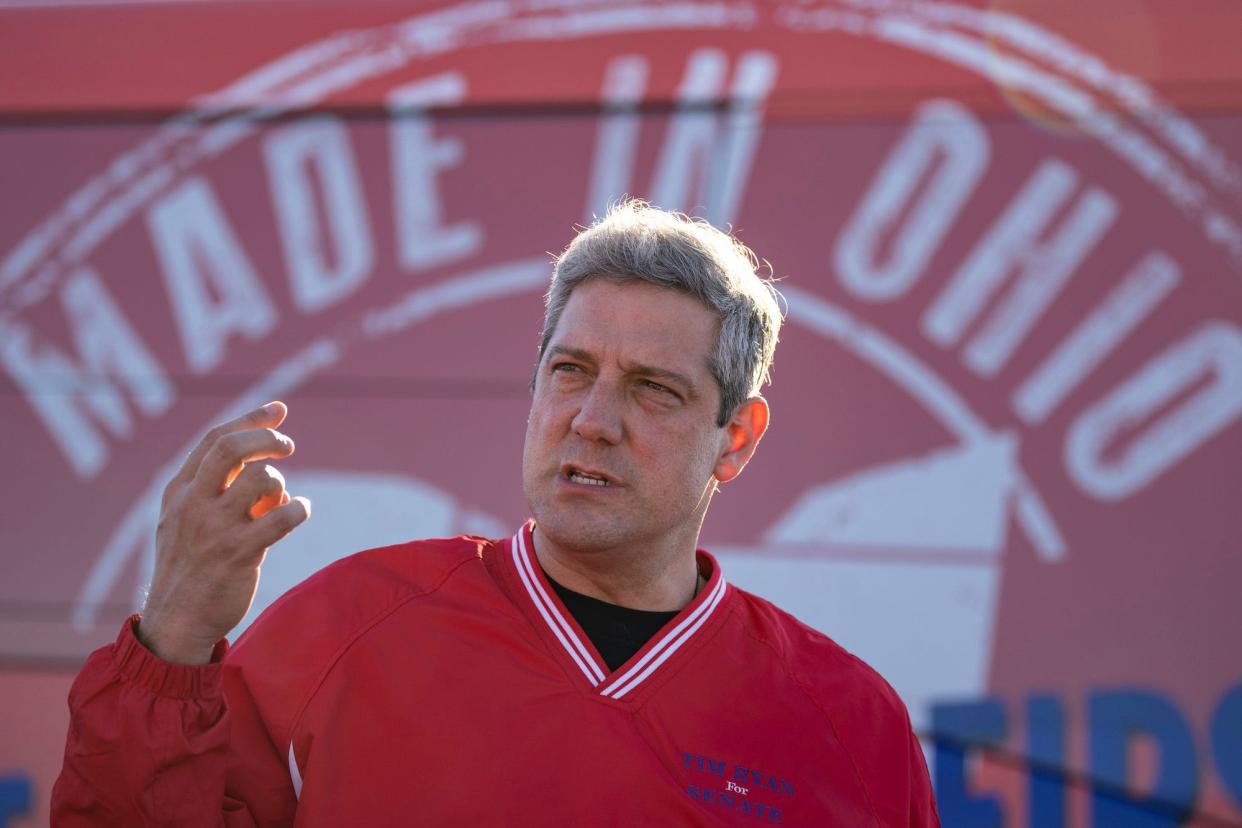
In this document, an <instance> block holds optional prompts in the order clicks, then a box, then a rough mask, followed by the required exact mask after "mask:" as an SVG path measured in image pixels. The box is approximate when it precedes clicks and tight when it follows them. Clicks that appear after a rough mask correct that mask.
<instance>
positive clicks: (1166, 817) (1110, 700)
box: [1087, 690, 1199, 828]
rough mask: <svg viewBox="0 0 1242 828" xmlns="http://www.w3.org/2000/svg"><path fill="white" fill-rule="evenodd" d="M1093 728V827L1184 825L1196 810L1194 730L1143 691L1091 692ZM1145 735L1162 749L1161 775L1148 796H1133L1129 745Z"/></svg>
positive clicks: (1173, 710) (1169, 707) (1159, 699)
mask: <svg viewBox="0 0 1242 828" xmlns="http://www.w3.org/2000/svg"><path fill="white" fill-rule="evenodd" d="M1087 710H1088V714H1087V715H1088V718H1089V721H1090V727H1091V775H1092V777H1093V779H1094V780H1095V782H1094V784H1093V786H1092V794H1091V814H1092V825H1095V826H1098V827H1099V828H1103V826H1108V825H1127V826H1134V828H1167V826H1176V825H1180V824H1181V823H1182V822H1183V821H1184V820H1185V819H1186V818H1187V817H1188V816H1189V815H1190V812H1191V810H1192V809H1193V807H1194V802H1195V799H1196V797H1197V796H1198V790H1199V768H1198V762H1197V761H1196V759H1195V746H1194V741H1193V740H1192V739H1191V734H1190V729H1189V727H1188V726H1187V725H1186V721H1185V720H1184V719H1183V718H1182V716H1181V714H1179V713H1178V712H1177V709H1176V708H1175V707H1174V706H1173V705H1172V704H1171V703H1170V702H1169V701H1168V700H1167V699H1165V698H1164V697H1162V696H1159V695H1156V694H1155V693H1149V692H1145V691H1142V690H1115V691H1108V692H1101V693H1092V694H1091V695H1090V696H1088V698H1087ZM1139 733H1146V734H1148V735H1149V736H1151V737H1152V739H1154V740H1155V742H1156V744H1157V745H1158V746H1159V749H1160V754H1161V761H1160V775H1159V778H1157V780H1156V784H1155V789H1154V790H1153V791H1152V792H1151V793H1150V794H1149V795H1148V796H1146V797H1137V796H1133V795H1131V793H1130V792H1129V791H1128V790H1127V781H1128V779H1129V762H1128V754H1129V747H1130V742H1131V740H1132V739H1133V737H1134V736H1135V735H1137V734H1139Z"/></svg>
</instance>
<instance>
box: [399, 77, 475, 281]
mask: <svg viewBox="0 0 1242 828" xmlns="http://www.w3.org/2000/svg"><path fill="white" fill-rule="evenodd" d="M465 96H466V80H465V78H464V77H462V76H461V75H460V74H458V73H456V72H446V73H444V74H441V75H435V76H433V77H430V78H424V79H423V80H419V81H415V82H413V83H409V84H406V85H404V86H399V87H397V88H396V89H394V90H393V91H392V93H391V94H390V95H389V96H388V106H389V110H390V111H391V112H392V114H393V117H392V119H391V121H392V127H391V129H390V135H391V139H390V140H391V143H392V171H393V200H394V205H393V206H394V210H395V213H396V223H397V250H398V255H399V257H400V260H401V264H402V265H403V266H404V267H407V268H409V269H410V270H415V271H417V270H425V269H427V268H431V267H435V266H436V265H442V264H445V263H446V262H450V261H453V260H454V259H461V258H464V257H466V256H469V255H471V254H472V253H475V252H477V251H478V250H479V248H480V247H481V246H482V243H483V231H482V230H481V229H480V228H479V226H478V224H477V223H475V222H459V223H457V224H453V225H444V224H443V223H442V222H443V213H444V208H443V205H442V204H441V200H440V192H439V189H438V187H437V184H436V178H437V177H438V176H439V175H440V173H441V172H442V171H444V170H447V169H450V168H452V167H455V166H457V165H458V164H460V163H461V160H462V156H463V155H464V154H465V150H464V149H463V147H462V143H461V141H460V140H458V139H456V138H436V137H435V135H433V134H432V131H431V124H430V122H429V120H428V118H427V116H426V114H425V113H424V112H423V110H424V109H426V108H427V107H429V106H435V105H437V104H454V103H457V102H459V101H461V100H462V99H463V98H465Z"/></svg>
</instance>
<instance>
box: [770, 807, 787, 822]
mask: <svg viewBox="0 0 1242 828" xmlns="http://www.w3.org/2000/svg"><path fill="white" fill-rule="evenodd" d="M783 813H784V812H783V811H781V809H780V808H773V809H772V810H771V811H769V812H768V819H770V820H772V821H773V822H775V823H777V824H778V825H779V824H780V822H781V816H782V815H783Z"/></svg>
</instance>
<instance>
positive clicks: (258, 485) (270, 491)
mask: <svg viewBox="0 0 1242 828" xmlns="http://www.w3.org/2000/svg"><path fill="white" fill-rule="evenodd" d="M288 502H289V494H288V493H287V492H286V491H285V478H284V475H282V474H281V473H280V472H279V471H277V469H276V467H275V466H269V465H268V464H266V463H248V464H247V465H246V467H245V469H244V470H243V471H242V472H241V474H239V475H237V479H236V480H234V481H233V483H232V484H231V485H230V486H229V488H228V490H227V491H226V492H225V493H224V495H223V505H224V508H225V509H227V510H228V511H229V512H230V513H232V514H238V515H240V514H248V515H249V516H250V517H252V518H260V517H263V516H264V515H265V514H267V513H268V512H270V511H271V510H272V509H275V508H276V507H277V506H280V505H282V504H284V503H288Z"/></svg>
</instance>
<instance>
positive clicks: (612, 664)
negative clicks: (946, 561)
mask: <svg viewBox="0 0 1242 828" xmlns="http://www.w3.org/2000/svg"><path fill="white" fill-rule="evenodd" d="M543 574H544V577H548V573H547V572H544V573H543ZM548 583H549V584H551V585H552V588H553V589H555V590H556V594H557V595H559V596H560V597H561V603H562V604H564V605H565V609H567V610H569V611H570V613H571V614H572V615H573V617H574V620H575V621H577V622H578V626H580V627H582V631H583V632H584V633H586V634H587V638H589V639H591V643H592V644H594V645H595V649H596V650H598V651H599V654H600V656H601V657H602V658H603V659H604V663H605V664H607V665H608V669H609V670H616V669H617V668H618V667H620V666H621V665H622V664H624V663H625V662H627V661H629V659H630V656H632V655H634V653H636V652H638V651H639V650H641V649H642V648H643V645H644V644H646V643H647V642H648V641H650V640H651V637H652V636H654V635H655V634H656V633H658V632H659V631H660V630H661V628H663V626H664V625H665V624H667V623H668V622H669V621H672V620H673V619H674V618H676V617H677V610H672V611H670V612H654V611H651V610H636V609H630V608H629V607H619V606H617V605H616V604H610V603H608V602H607V601H601V600H599V599H598V598H592V597H591V596H589V595H583V594H582V593H581V592H574V591H573V590H572V589H566V588H565V587H563V586H561V585H560V584H558V583H557V582H556V581H554V580H552V579H551V578H550V577H548Z"/></svg>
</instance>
